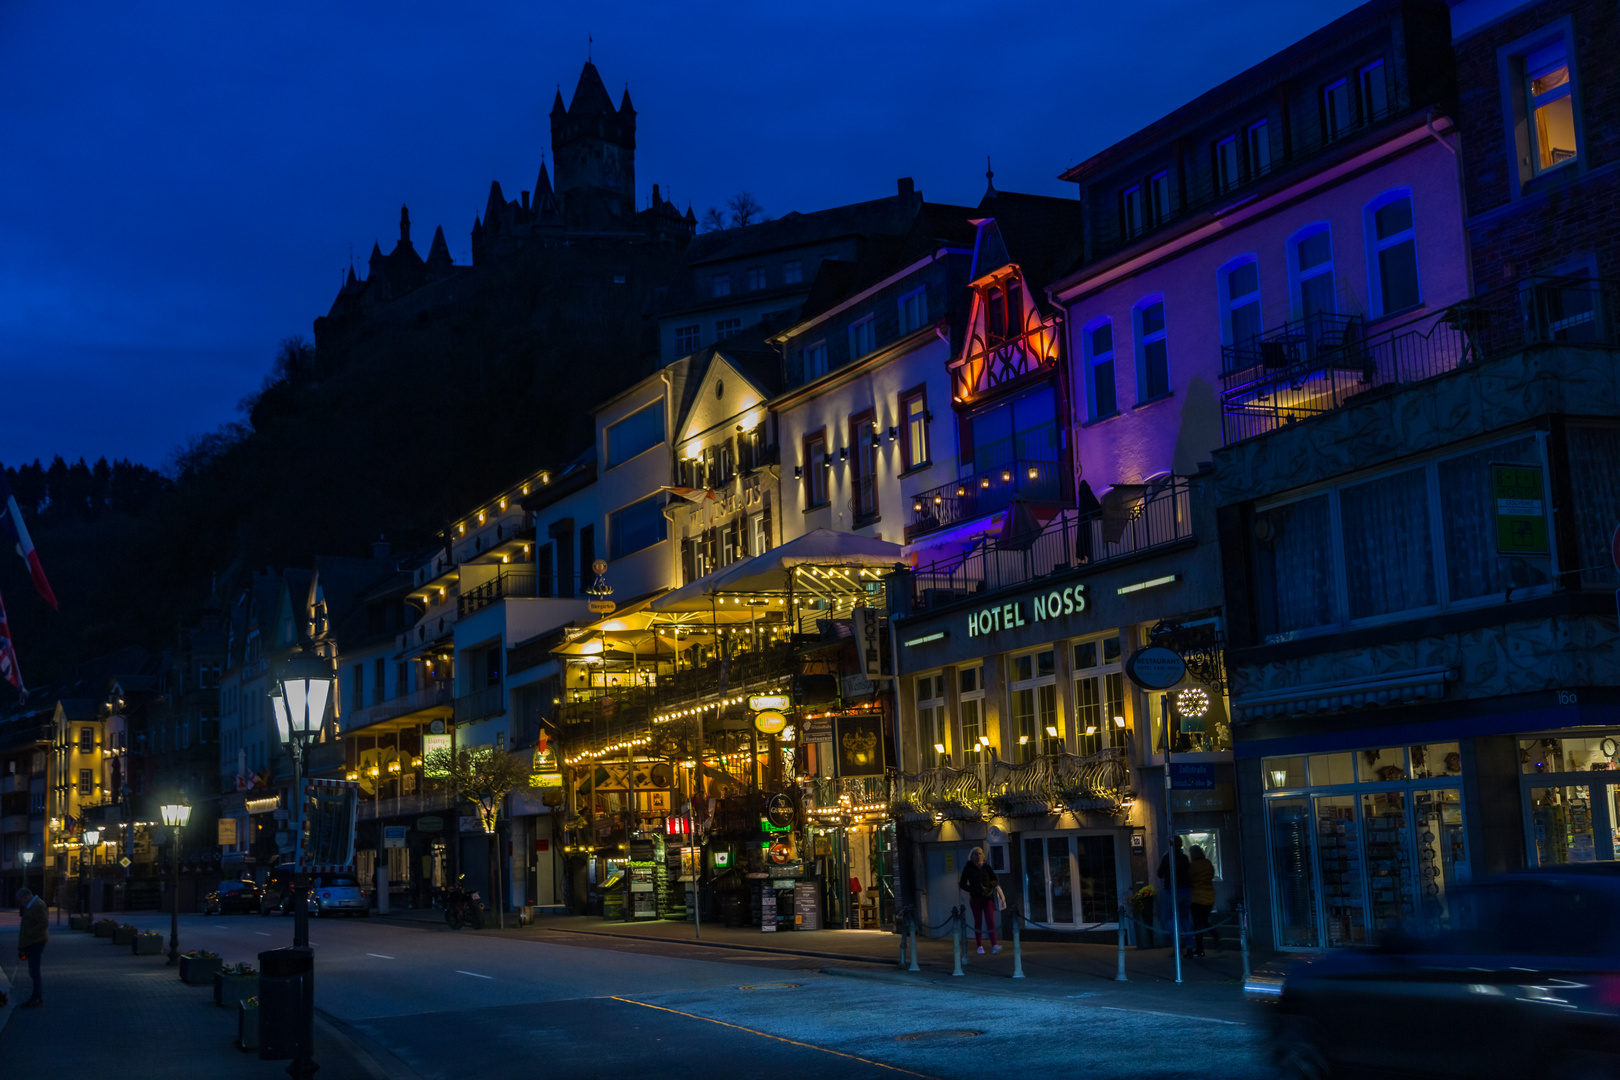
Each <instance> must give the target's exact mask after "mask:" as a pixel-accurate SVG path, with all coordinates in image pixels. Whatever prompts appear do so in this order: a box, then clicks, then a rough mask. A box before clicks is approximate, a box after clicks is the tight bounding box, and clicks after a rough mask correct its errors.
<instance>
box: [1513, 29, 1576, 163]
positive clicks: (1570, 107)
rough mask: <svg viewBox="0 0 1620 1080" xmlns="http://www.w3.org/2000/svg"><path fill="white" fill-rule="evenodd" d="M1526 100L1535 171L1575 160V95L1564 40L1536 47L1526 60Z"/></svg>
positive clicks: (1531, 152)
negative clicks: (1528, 110)
mask: <svg viewBox="0 0 1620 1080" xmlns="http://www.w3.org/2000/svg"><path fill="white" fill-rule="evenodd" d="M1524 69H1525V71H1524V74H1525V81H1526V83H1527V84H1528V85H1527V87H1526V93H1525V100H1526V101H1527V102H1528V103H1529V109H1530V118H1531V123H1530V140H1531V146H1530V154H1531V161H1532V162H1533V163H1534V166H1535V171H1536V172H1538V173H1540V172H1545V171H1546V170H1548V169H1556V168H1557V167H1558V166H1560V165H1563V164H1564V163H1565V162H1569V161H1574V160H1575V156H1576V153H1577V150H1578V149H1579V148H1578V146H1577V145H1576V140H1575V99H1574V96H1573V94H1572V93H1571V91H1572V90H1573V89H1574V87H1573V84H1572V83H1571V82H1570V78H1569V56H1568V51H1567V49H1566V46H1565V44H1564V42H1563V41H1558V42H1556V43H1555V44H1552V45H1549V46H1547V47H1546V48H1544V49H1540V50H1537V51H1536V52H1533V53H1531V54H1530V55H1529V56H1527V57H1525V60H1524Z"/></svg>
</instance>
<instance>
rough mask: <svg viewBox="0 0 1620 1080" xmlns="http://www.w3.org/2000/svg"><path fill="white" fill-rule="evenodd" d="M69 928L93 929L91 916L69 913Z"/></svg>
mask: <svg viewBox="0 0 1620 1080" xmlns="http://www.w3.org/2000/svg"><path fill="white" fill-rule="evenodd" d="M68 929H69V930H89V929H91V925H90V916H88V915H69V916H68Z"/></svg>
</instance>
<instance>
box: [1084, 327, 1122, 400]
mask: <svg viewBox="0 0 1620 1080" xmlns="http://www.w3.org/2000/svg"><path fill="white" fill-rule="evenodd" d="M1080 333H1081V339H1082V341H1083V342H1084V344H1085V354H1086V370H1087V371H1088V372H1089V373H1090V377H1089V378H1087V380H1086V391H1087V398H1088V404H1089V405H1090V406H1091V419H1093V420H1101V419H1102V418H1103V417H1105V416H1113V415H1114V414H1115V413H1116V412H1118V411H1119V402H1118V399H1117V397H1116V396H1115V393H1114V324H1113V323H1112V322H1111V321H1109V320H1108V319H1100V320H1098V321H1097V322H1095V323H1092V324H1091V325H1089V326H1087V327H1085V329H1083V330H1082V331H1081V332H1080Z"/></svg>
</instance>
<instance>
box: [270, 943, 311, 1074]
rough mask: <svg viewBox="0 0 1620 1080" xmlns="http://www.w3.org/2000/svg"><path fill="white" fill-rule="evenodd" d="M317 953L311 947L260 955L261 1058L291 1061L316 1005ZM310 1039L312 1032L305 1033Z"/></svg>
mask: <svg viewBox="0 0 1620 1080" xmlns="http://www.w3.org/2000/svg"><path fill="white" fill-rule="evenodd" d="M314 994H315V953H314V951H313V950H310V949H295V948H288V949H268V950H266V951H264V952H262V953H260V954H259V1060H261V1061H291V1060H292V1059H293V1058H294V1057H295V1056H296V1051H297V1049H298V1039H299V1035H300V1032H301V1031H302V1026H303V1023H304V1021H305V1019H306V1018H308V1017H310V1016H311V1014H312V1009H306V1008H305V1005H304V1001H305V998H306V996H307V997H308V999H309V1004H310V1006H313V1005H314ZM304 1037H305V1038H308V1037H309V1036H308V1034H307V1033H306V1034H305V1035H304Z"/></svg>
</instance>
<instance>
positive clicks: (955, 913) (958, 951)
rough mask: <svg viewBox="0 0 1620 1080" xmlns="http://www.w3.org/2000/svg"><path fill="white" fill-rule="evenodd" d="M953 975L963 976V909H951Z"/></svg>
mask: <svg viewBox="0 0 1620 1080" xmlns="http://www.w3.org/2000/svg"><path fill="white" fill-rule="evenodd" d="M951 922H952V923H953V924H954V925H952V927H951V962H952V967H951V974H952V975H960V974H962V909H961V908H959V907H953V908H951Z"/></svg>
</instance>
